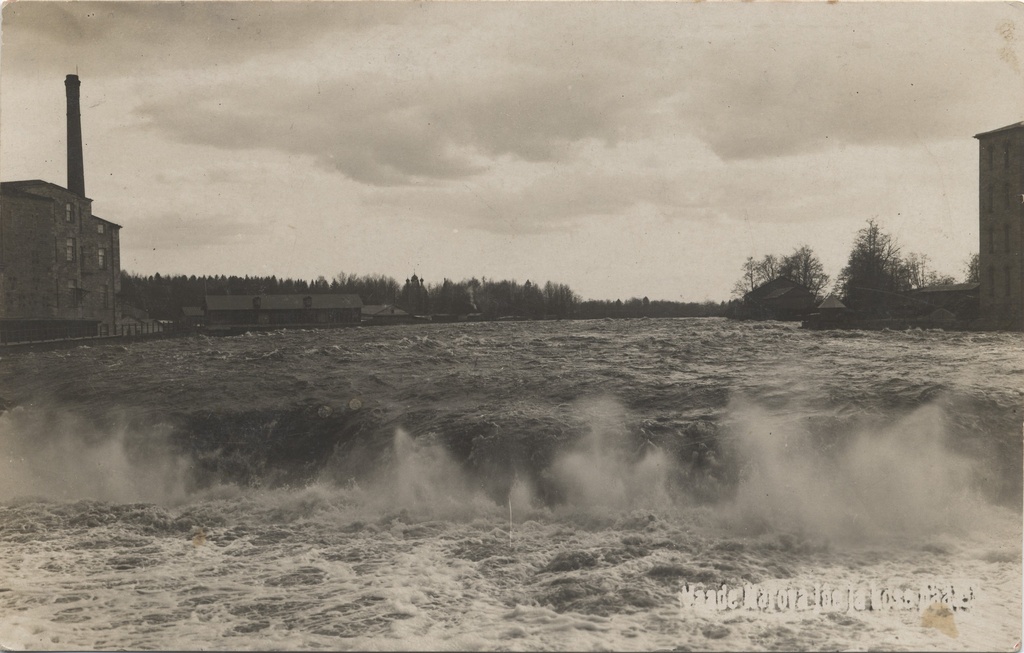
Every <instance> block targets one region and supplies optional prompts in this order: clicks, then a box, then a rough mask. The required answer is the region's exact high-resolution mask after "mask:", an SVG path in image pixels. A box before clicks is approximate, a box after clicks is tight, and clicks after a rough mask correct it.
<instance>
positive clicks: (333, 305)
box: [203, 295, 363, 331]
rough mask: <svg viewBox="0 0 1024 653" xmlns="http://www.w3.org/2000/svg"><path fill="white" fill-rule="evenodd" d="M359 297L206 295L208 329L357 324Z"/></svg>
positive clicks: (359, 305)
mask: <svg viewBox="0 0 1024 653" xmlns="http://www.w3.org/2000/svg"><path fill="white" fill-rule="evenodd" d="M362 306H363V302H362V300H360V299H359V295H207V296H206V299H205V300H204V302H203V308H204V310H205V312H206V327H207V329H208V330H212V331H216V330H233V329H239V328H280V327H305V328H320V327H329V326H342V325H347V324H359V323H360V320H361V314H362Z"/></svg>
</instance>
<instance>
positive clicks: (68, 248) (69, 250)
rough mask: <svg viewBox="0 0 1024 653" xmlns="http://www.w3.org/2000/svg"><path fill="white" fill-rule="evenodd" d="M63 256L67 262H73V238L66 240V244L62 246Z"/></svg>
mask: <svg viewBox="0 0 1024 653" xmlns="http://www.w3.org/2000/svg"><path fill="white" fill-rule="evenodd" d="M64 255H65V256H66V257H67V260H69V261H74V260H75V239H74V238H68V240H67V243H66V244H65V245H64Z"/></svg>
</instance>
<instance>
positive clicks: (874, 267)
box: [837, 220, 906, 312]
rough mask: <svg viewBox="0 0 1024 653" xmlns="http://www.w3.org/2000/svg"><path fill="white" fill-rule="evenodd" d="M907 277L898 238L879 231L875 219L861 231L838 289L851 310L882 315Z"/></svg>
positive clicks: (841, 276)
mask: <svg viewBox="0 0 1024 653" xmlns="http://www.w3.org/2000/svg"><path fill="white" fill-rule="evenodd" d="M905 274H906V268H905V262H904V261H903V260H902V259H901V258H900V247H899V245H898V244H897V243H896V241H895V239H894V238H893V237H892V236H890V235H889V234H887V233H884V232H883V231H882V230H881V229H879V227H878V223H876V222H875V221H874V220H868V226H866V227H864V228H863V229H861V230H860V231H858V232H857V239H856V241H854V244H853V250H851V251H850V258H849V260H848V262H847V264H846V267H844V268H843V270H842V272H840V273H839V279H838V281H837V286H838V288H839V291H840V293H841V294H842V300H843V303H845V304H846V305H847V306H848V307H850V308H852V309H855V310H859V311H878V312H882V311H884V310H885V309H887V308H888V307H889V305H890V304H891V303H892V300H893V297H894V295H895V293H896V291H898V290H899V289H900V288H899V285H900V281H901V276H905Z"/></svg>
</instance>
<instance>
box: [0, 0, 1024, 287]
mask: <svg viewBox="0 0 1024 653" xmlns="http://www.w3.org/2000/svg"><path fill="white" fill-rule="evenodd" d="M0 28H2V31H0V178H2V179H3V180H4V181H12V180H18V179H44V180H47V181H51V182H54V183H57V184H59V185H61V186H63V185H65V183H66V179H67V173H66V161H65V152H66V149H65V148H66V143H65V138H66V137H65V111H66V106H65V98H64V76H65V75H66V74H69V73H75V72H76V71H77V74H78V75H79V77H80V79H81V82H82V86H81V94H82V131H83V139H84V146H85V188H86V194H87V195H88V196H89V197H90V198H92V200H93V212H94V213H95V214H96V215H98V216H100V217H102V218H105V219H107V220H110V221H113V222H116V223H118V224H120V225H122V226H123V228H122V230H121V266H122V268H123V269H125V270H128V271H130V272H135V273H140V274H153V273H157V272H159V273H161V274H196V275H201V274H228V275H231V274H235V275H270V274H275V275H277V276H278V277H292V278H304V279H314V278H316V277H318V276H320V275H323V276H325V277H327V278H328V279H330V278H333V277H334V276H336V275H337V274H339V273H341V272H344V273H348V274H351V273H355V274H386V275H389V276H392V277H394V278H396V279H398V280H399V281H404V280H405V279H406V278H408V277H410V276H411V275H412V274H414V273H415V274H417V275H419V276H420V277H422V278H424V279H425V280H426V281H427V282H428V283H435V282H440V281H441V280H442V279H443V278H449V279H452V280H455V281H458V280H462V279H467V278H469V277H477V278H481V277H487V278H492V279H515V280H517V281H519V282H520V283H522V282H525V281H526V280H531V281H533V282H535V283H543V282H545V281H549V280H550V281H554V282H557V283H566V284H568V285H569V286H571V287H572V288H573V289H574V290H575V291H576V292H577V293H579V294H580V295H581V296H582V297H583V298H585V299H623V300H626V299H629V298H631V297H644V296H647V297H649V298H650V299H652V300H653V299H663V300H675V301H680V300H681V301H707V300H712V301H721V300H726V299H729V297H730V296H731V293H732V290H733V286H734V284H735V283H736V281H737V280H738V279H739V278H740V277H741V274H742V265H743V262H744V260H745V259H746V258H747V257H748V256H753V257H755V258H760V257H762V256H764V255H766V254H776V255H784V254H788V253H790V252H792V251H793V250H795V249H797V248H798V247H800V246H803V245H807V246H809V247H811V248H812V249H813V250H814V252H815V253H816V254H817V255H818V257H819V258H820V259H821V260H822V262H823V264H824V266H825V270H826V272H828V273H829V274H830V275H831V276H832V277H833V278H834V277H835V276H836V275H838V273H839V271H840V270H841V268H842V267H843V265H844V264H845V262H846V259H847V257H848V255H849V252H850V248H851V246H852V244H853V241H854V238H855V237H856V233H857V231H858V230H859V229H861V228H863V227H864V226H865V225H866V224H867V221H868V220H869V219H872V220H875V221H877V222H878V224H879V225H880V227H881V228H882V230H883V231H885V232H887V233H889V234H891V235H892V236H894V237H895V238H896V240H897V241H898V242H899V244H900V245H901V246H902V248H903V251H904V253H910V252H915V253H919V254H923V255H926V256H927V257H928V259H929V261H930V267H931V269H934V270H935V271H936V272H938V273H940V274H949V275H952V276H955V277H958V278H962V277H963V275H964V268H965V263H966V260H967V259H968V257H969V256H970V255H971V254H972V253H974V252H976V251H977V250H978V223H977V220H978V145H977V141H976V140H975V139H974V135H975V134H978V133H981V132H985V131H989V130H992V129H996V128H999V127H1002V126H1005V125H1008V124H1011V123H1015V122H1019V121H1021V120H1024V83H1022V82H1024V77H1022V70H1021V65H1022V64H1024V7H1022V5H1021V4H1020V3H996V2H971V3H930V2H928V3H907V4H895V3H870V4H868V3H847V2H838V3H763V4H762V3H742V4H741V3H677V2H657V3H624V2H602V3H597V2H564V3H507V2H493V3H478V2H442V3H425V2H416V3H412V2H397V3H396V2H388V3H375V2H330V1H323V2H249V1H244V0H243V1H238V2H227V3H202V2H192V1H186V2H154V3H150V2H59V1H57V2H53V1H38V0H20V1H17V2H9V3H6V4H5V5H4V7H3V18H2V24H0Z"/></svg>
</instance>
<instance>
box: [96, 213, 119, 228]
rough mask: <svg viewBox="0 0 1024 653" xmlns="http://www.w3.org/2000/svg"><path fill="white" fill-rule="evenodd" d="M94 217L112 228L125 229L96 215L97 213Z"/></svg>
mask: <svg viewBox="0 0 1024 653" xmlns="http://www.w3.org/2000/svg"><path fill="white" fill-rule="evenodd" d="M92 217H94V218H96V219H97V220H99V221H100V222H106V223H107V224H108V225H110V226H111V227H117V228H118V229H124V227H122V226H121V225H119V224H117V223H116V222H111V221H110V220H107V219H106V218H101V217H100V216H98V215H96V214H95V213H93V214H92Z"/></svg>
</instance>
